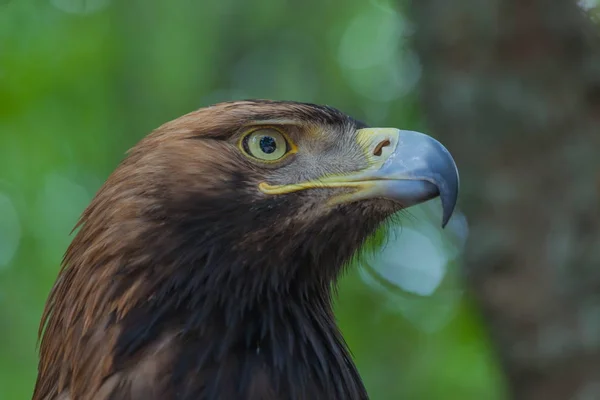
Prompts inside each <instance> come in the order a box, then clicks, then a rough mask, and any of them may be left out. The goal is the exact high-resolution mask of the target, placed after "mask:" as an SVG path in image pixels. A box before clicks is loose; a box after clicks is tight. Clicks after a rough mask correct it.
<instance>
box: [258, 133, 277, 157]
mask: <svg viewBox="0 0 600 400" xmlns="http://www.w3.org/2000/svg"><path fill="white" fill-rule="evenodd" d="M259 146H260V149H261V150H262V151H263V153H266V154H271V153H272V152H274V151H275V150H276V149H277V143H275V139H273V137H271V136H263V137H261V138H260V142H259Z"/></svg>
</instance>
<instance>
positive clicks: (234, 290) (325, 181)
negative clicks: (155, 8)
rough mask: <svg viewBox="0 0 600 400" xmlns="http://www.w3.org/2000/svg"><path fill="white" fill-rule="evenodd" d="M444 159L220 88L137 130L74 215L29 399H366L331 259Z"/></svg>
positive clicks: (349, 248) (349, 251)
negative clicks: (209, 101) (226, 96)
mask: <svg viewBox="0 0 600 400" xmlns="http://www.w3.org/2000/svg"><path fill="white" fill-rule="evenodd" d="M457 193H458V173H457V169H456V165H455V163H454V161H453V159H452V157H451V155H450V154H449V152H448V151H447V150H446V149H445V148H444V147H443V146H442V145H441V144H440V143H439V142H437V141H436V140H434V139H433V138H431V137H429V136H426V135H424V134H421V133H418V132H412V131H402V130H398V129H392V128H370V127H368V126H366V125H365V124H363V123H361V122H359V121H357V120H355V119H353V118H351V117H349V116H347V115H346V114H343V113H342V112H340V111H338V110H336V109H334V108H331V107H326V106H318V105H314V104H305V103H296V102H274V101H266V100H252V101H237V102H229V103H221V104H217V105H214V106H211V107H207V108H203V109H200V110H197V111H195V112H192V113H189V114H187V115H184V116H182V117H180V118H178V119H175V120H173V121H171V122H168V123H166V124H164V125H163V126H161V127H160V128H158V129H157V130H155V131H154V132H153V133H151V134H150V135H149V136H147V137H146V138H144V139H143V140H142V141H141V142H140V143H139V144H137V145H136V146H135V147H134V148H133V149H132V150H130V152H129V153H128V155H127V157H126V159H125V160H124V161H123V162H122V163H121V165H119V167H118V168H117V169H116V170H115V172H114V173H113V174H112V175H111V176H110V177H109V178H108V180H107V182H106V183H105V184H104V185H103V186H102V188H101V189H100V190H99V192H98V193H97V194H96V196H95V198H94V200H93V201H92V203H91V204H90V205H89V207H88V208H87V209H86V210H85V212H84V213H83V215H82V217H81V220H80V222H79V223H78V225H77V227H78V228H79V231H78V233H77V234H76V237H75V238H74V240H73V242H72V244H71V245H70V247H69V248H68V250H67V253H66V255H65V258H64V263H63V268H62V270H61V272H60V274H59V277H58V279H57V281H56V283H55V285H54V287H53V289H52V292H51V293H50V296H49V299H48V302H47V305H46V308H45V311H44V314H43V317H42V324H41V328H40V331H41V345H40V353H41V356H40V362H39V368H38V370H39V371H38V378H37V383H36V387H35V392H34V394H33V399H34V400H79V399H83V400H88V399H94V400H108V399H113V400H116V399H119V400H120V399H123V400H125V399H132V400H133V399H136V400H153V399H194V400H196V399H224V400H228V399H249V400H258V399H265V400H268V399H311V400H317V399H323V400H336V399H340V400H342V399H343V400H352V399H366V398H367V397H368V396H367V393H366V391H365V388H364V386H363V384H362V382H361V378H360V376H359V374H358V373H357V370H356V368H355V366H354V364H353V362H352V359H351V356H350V354H349V351H348V349H347V347H346V345H345V343H344V340H343V338H342V335H341V334H340V331H339V329H338V327H337V326H336V323H335V318H334V315H333V312H332V293H333V291H334V287H335V283H336V280H337V278H338V276H339V275H340V272H341V271H342V270H343V267H344V265H346V264H347V262H348V261H349V260H350V258H351V257H352V256H353V254H354V253H356V252H357V250H358V249H359V248H360V247H361V245H362V244H363V243H364V242H365V239H366V238H367V237H368V236H369V235H370V234H372V233H373V232H374V231H375V229H376V228H377V227H378V226H379V225H380V224H381V223H382V222H383V221H384V220H385V219H386V218H388V217H389V216H390V215H392V214H394V213H396V212H397V211H399V210H401V209H403V208H406V207H408V206H411V205H413V204H417V203H420V202H423V201H425V200H428V199H431V198H433V197H436V196H440V198H441V202H442V206H443V221H442V224H445V223H446V222H447V221H448V219H449V217H450V215H451V214H452V211H453V209H454V206H455V203H456V199H457Z"/></svg>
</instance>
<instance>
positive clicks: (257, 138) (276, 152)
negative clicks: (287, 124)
mask: <svg viewBox="0 0 600 400" xmlns="http://www.w3.org/2000/svg"><path fill="white" fill-rule="evenodd" d="M239 147H240V149H241V150H242V151H243V152H244V153H245V155H247V156H249V157H252V158H253V159H256V160H259V161H261V162H265V163H275V162H279V161H281V160H282V159H284V158H286V156H288V155H289V154H293V153H295V152H296V150H297V149H296V146H295V145H294V143H293V142H292V141H291V140H290V139H289V137H288V135H287V134H286V133H285V132H284V131H282V130H281V129H277V128H274V127H270V126H269V127H258V128H256V129H253V130H251V131H249V132H246V133H245V134H244V135H243V136H242V139H241V141H240V143H239Z"/></svg>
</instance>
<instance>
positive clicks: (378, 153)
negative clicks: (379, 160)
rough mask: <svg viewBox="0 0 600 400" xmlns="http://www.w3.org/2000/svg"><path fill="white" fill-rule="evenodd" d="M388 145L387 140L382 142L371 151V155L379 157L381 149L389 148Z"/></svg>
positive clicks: (388, 141)
mask: <svg viewBox="0 0 600 400" xmlns="http://www.w3.org/2000/svg"><path fill="white" fill-rule="evenodd" d="M390 144H391V142H390V140H389V139H385V140H382V141H381V142H379V143H378V144H377V146H375V148H374V149H373V155H374V156H377V157H379V156H380V155H381V151H382V150H383V148H384V147H387V146H389V145H390Z"/></svg>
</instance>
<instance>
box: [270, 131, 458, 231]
mask: <svg viewBox="0 0 600 400" xmlns="http://www.w3.org/2000/svg"><path fill="white" fill-rule="evenodd" d="M356 138H357V142H358V145H359V146H360V147H361V148H362V149H363V150H364V151H365V154H366V156H367V164H368V165H367V167H366V168H364V169H362V170H359V171H355V172H352V173H349V174H344V175H330V176H326V177H323V178H321V179H319V180H316V181H310V182H304V183H300V184H294V185H281V186H280V185H278V186H271V185H268V184H266V183H263V184H261V190H262V191H263V192H265V193H270V194H280V193H289V192H293V191H297V190H303V189H309V188H316V187H319V188H323V187H337V188H344V187H346V188H354V189H355V190H354V191H353V192H351V193H342V194H339V195H336V196H334V197H333V198H332V199H331V202H332V203H334V204H339V203H347V202H353V201H359V200H365V199H371V198H386V199H390V200H393V201H396V202H398V203H399V204H401V205H402V206H403V207H410V206H412V205H415V204H419V203H423V202H425V201H427V200H430V199H432V198H434V197H438V196H439V197H440V199H441V202H442V209H443V216H442V227H445V226H446V224H447V223H448V220H449V219H450V217H451V216H452V213H453V211H454V207H455V206H456V201H457V198H458V188H459V176H458V169H457V167H456V163H455V162H454V159H453V158H452V156H451V155H450V152H448V150H447V149H446V148H445V147H444V146H443V145H442V144H441V143H440V142H438V141H437V140H435V139H434V138H432V137H430V136H427V135H425V134H423V133H419V132H413V131H402V130H399V129H394V128H365V129H360V130H359V131H357V136H356Z"/></svg>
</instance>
